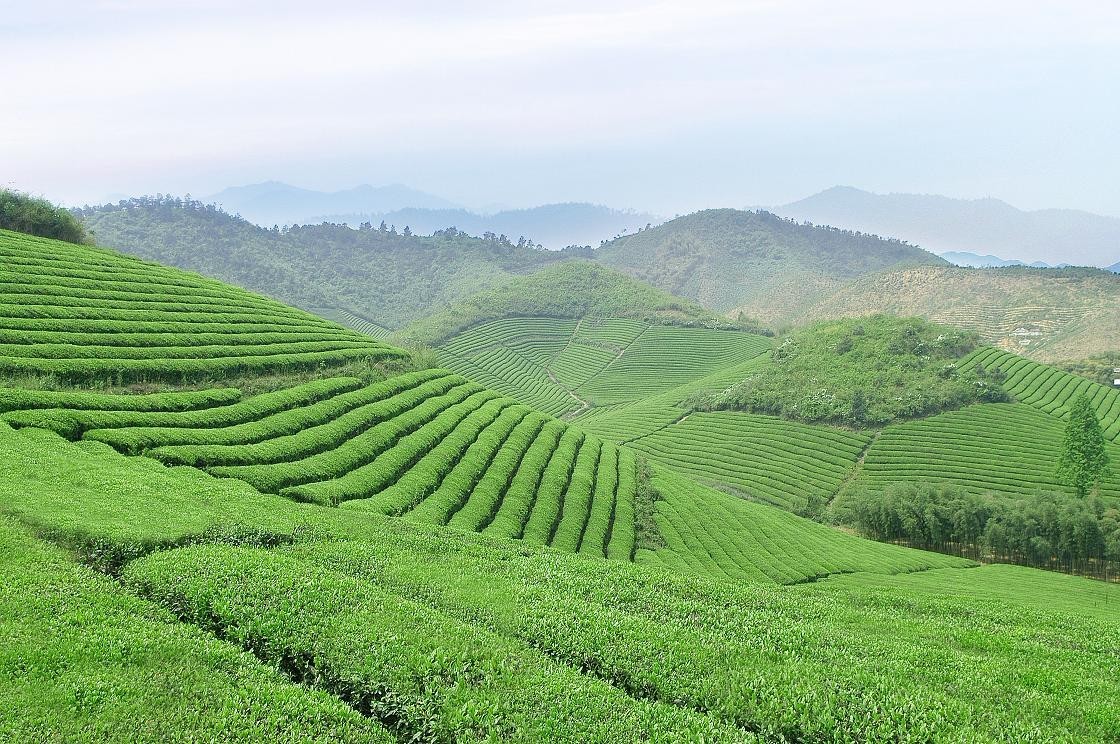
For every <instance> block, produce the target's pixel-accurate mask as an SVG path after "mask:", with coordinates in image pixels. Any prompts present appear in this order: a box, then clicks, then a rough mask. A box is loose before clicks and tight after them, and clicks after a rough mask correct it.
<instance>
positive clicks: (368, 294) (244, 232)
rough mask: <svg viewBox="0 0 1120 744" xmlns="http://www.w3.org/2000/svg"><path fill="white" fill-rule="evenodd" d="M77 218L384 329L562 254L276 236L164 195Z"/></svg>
mask: <svg viewBox="0 0 1120 744" xmlns="http://www.w3.org/2000/svg"><path fill="white" fill-rule="evenodd" d="M82 216H83V219H84V221H85V223H86V225H87V226H88V227H89V228H90V229H91V230H93V231H94V234H95V236H96V239H97V241H98V242H99V243H102V244H104V245H112V246H113V247H114V248H117V249H119V250H122V251H124V252H126V253H130V254H132V255H135V256H139V257H141V258H146V259H150V260H155V261H160V262H162V263H165V264H171V265H173V266H178V267H180V268H185V269H190V270H192V271H199V272H202V273H205V274H207V275H209V276H213V277H216V278H218V279H221V280H222V281H226V282H231V283H233V284H238V285H240V286H243V287H246V288H248V289H252V290H254V291H257V292H263V293H266V294H268V295H270V296H272V297H276V298H277V299H280V300H282V301H284V302H288V303H291V304H294V305H297V306H299V307H302V308H304V309H312V308H314V309H316V310H319V309H326V310H327V311H328V312H338V311H343V312H345V313H349V314H350V315H353V316H355V317H356V318H357V321H358V322H361V321H365V322H372V323H375V324H377V325H380V326H383V327H386V328H390V329H397V328H400V327H402V326H404V325H406V324H407V323H408V322H410V321H412V320H415V319H416V318H418V317H420V316H422V315H424V314H426V313H427V312H429V311H430V308H432V307H440V306H443V305H446V304H448V303H450V302H453V301H455V300H458V299H460V298H463V297H467V296H469V295H471V294H473V293H475V292H477V291H479V290H482V289H485V288H487V287H489V286H492V285H494V284H496V283H497V282H498V281H499V280H501V279H503V278H505V277H508V276H509V275H511V274H516V273H523V272H526V271H530V270H533V269H536V268H539V267H542V266H545V265H548V264H549V263H552V262H554V261H557V260H561V259H563V258H565V257H566V254H563V253H560V252H553V251H543V250H535V249H533V248H530V247H528V246H525V245H517V244H513V243H508V242H501V241H499V240H496V239H495V240H478V239H474V238H469V237H467V236H466V235H463V234H461V233H458V232H455V233H452V232H444V233H440V234H438V235H435V236H432V237H427V238H421V237H417V236H414V235H403V234H401V233H392V232H388V231H384V232H383V231H379V230H376V229H373V230H354V229H351V228H349V227H345V226H343V225H325V224H324V225H315V226H307V227H296V228H293V229H291V230H287V231H277V232H274V231H272V230H267V229H265V228H262V227H257V226H256V225H253V224H250V223H249V222H246V221H245V220H241V219H238V218H236V217H232V216H230V215H228V214H225V213H224V212H222V211H220V210H217V209H215V208H213V207H207V206H205V205H203V204H201V203H199V202H183V201H182V200H178V199H170V198H168V199H163V200H158V199H138V200H133V201H132V202H123V203H121V204H118V205H108V206H104V207H97V208H92V209H88V210H84V211H83V212H82Z"/></svg>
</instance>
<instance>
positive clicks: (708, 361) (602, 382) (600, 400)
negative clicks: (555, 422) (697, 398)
mask: <svg viewBox="0 0 1120 744" xmlns="http://www.w3.org/2000/svg"><path fill="white" fill-rule="evenodd" d="M545 273H547V272H542V274H541V276H542V277H543V276H544V274H545ZM769 348H770V339H768V338H765V337H763V336H760V335H757V334H753V333H748V332H744V331H738V330H731V329H712V328H697V327H680V326H667V325H661V324H650V323H649V322H646V321H641V320H634V319H630V318H618V317H613V318H612V317H598V316H581V317H579V318H578V319H571V320H568V319H560V318H550V317H507V318H502V319H499V320H494V321H492V322H489V323H484V324H482V325H478V326H474V327H472V328H470V329H469V330H467V331H465V332H463V333H461V334H459V335H457V336H455V337H453V338H452V339H450V340H449V341H447V342H446V343H444V344H443V345H442V346H440V347H439V357H440V361H441V363H442V364H444V365H445V366H447V367H449V368H451V369H454V370H456V371H458V372H460V373H461V374H463V375H465V376H467V377H469V378H471V379H472V380H475V381H477V382H479V383H482V384H484V385H487V386H488V387H491V388H493V389H495V390H498V391H500V392H502V393H504V394H506V395H510V396H512V397H514V398H516V399H518V400H520V401H522V402H524V403H526V404H527V405H531V406H533V407H535V408H537V409H539V410H542V411H545V412H547V413H551V414H553V415H577V414H580V413H583V412H584V411H586V410H588V409H591V408H595V407H601V406H611V405H617V404H621V403H627V402H631V401H637V400H643V399H645V398H648V397H649V396H651V395H656V394H658V393H662V392H665V391H668V390H671V389H674V388H677V387H679V386H681V385H684V384H687V383H689V382H691V381H694V380H697V379H700V378H703V377H706V376H708V375H710V374H712V373H714V372H717V371H719V370H725V369H729V368H730V369H734V368H735V367H736V366H738V365H741V364H744V363H746V362H748V361H750V360H752V359H754V358H756V357H758V356H759V355H761V354H762V353H763V352H765V351H766V350H767V349H769Z"/></svg>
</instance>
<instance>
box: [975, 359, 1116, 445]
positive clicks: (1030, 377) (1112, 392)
mask: <svg viewBox="0 0 1120 744" xmlns="http://www.w3.org/2000/svg"><path fill="white" fill-rule="evenodd" d="M979 365H983V366H984V368H986V369H989V370H993V369H996V368H998V369H999V370H1001V371H1002V372H1003V373H1004V374H1005V375H1007V379H1006V380H1004V382H1003V383H1002V384H1003V387H1004V388H1005V389H1006V390H1007V391H1008V392H1009V393H1011V394H1012V395H1014V396H1015V400H1017V401H1019V402H1021V403H1025V404H1027V405H1029V406H1033V407H1034V408H1037V409H1038V410H1040V411H1042V412H1043V413H1047V414H1050V415H1052V416H1058V417H1060V418H1066V417H1067V416H1068V415H1069V405H1070V404H1071V403H1072V402H1073V400H1074V398H1076V397H1077V396H1079V395H1082V394H1084V395H1088V396H1089V397H1090V400H1091V401H1092V403H1093V407H1094V409H1095V410H1096V414H1097V418H1098V419H1099V420H1100V422H1101V428H1102V429H1104V435H1105V437H1106V438H1107V439H1109V440H1111V441H1113V442H1120V390H1116V389H1113V388H1107V387H1105V386H1104V385H1098V384H1097V383H1095V382H1093V381H1091V380H1087V379H1085V378H1084V377H1079V376H1078V375H1073V374H1070V373H1069V372H1063V371H1062V370H1059V369H1055V368H1054V367H1048V366H1046V365H1045V364H1039V363H1038V362H1032V361H1031V360H1029V359H1024V358H1023V357H1020V356H1016V355H1015V354H1010V353H1008V352H1006V351H1000V350H998V349H992V348H985V349H978V350H977V351H975V352H973V353H972V354H970V355H969V357H968V358H967V359H965V360H963V361H962V363H961V367H963V368H965V369H972V368H974V367H977V366H979Z"/></svg>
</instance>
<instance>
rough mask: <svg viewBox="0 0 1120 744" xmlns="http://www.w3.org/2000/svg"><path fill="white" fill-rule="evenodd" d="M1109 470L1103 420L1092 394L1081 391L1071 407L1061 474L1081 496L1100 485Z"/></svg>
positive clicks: (1060, 464)
mask: <svg viewBox="0 0 1120 744" xmlns="http://www.w3.org/2000/svg"><path fill="white" fill-rule="evenodd" d="M1109 473H1110V470H1109V464H1108V453H1107V452H1106V451H1105V449H1104V433H1103V432H1102V431H1101V423H1100V421H1097V416H1096V414H1095V413H1093V405H1092V403H1091V402H1090V401H1089V396H1087V395H1079V396H1078V397H1077V399H1076V400H1074V401H1073V405H1072V406H1071V407H1070V411H1069V422H1068V423H1067V424H1066V435H1065V439H1064V440H1063V442H1062V452H1061V455H1060V456H1059V457H1058V477H1059V478H1060V479H1061V480H1062V482H1063V483H1066V484H1068V485H1071V486H1073V487H1074V489H1075V490H1076V491H1077V495H1078V496H1085V495H1086V494H1088V493H1089V491H1090V490H1091V489H1092V488H1094V487H1095V486H1099V485H1100V482H1101V480H1102V479H1103V478H1105V477H1107V476H1108V474H1109Z"/></svg>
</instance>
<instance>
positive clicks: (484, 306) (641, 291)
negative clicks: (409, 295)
mask: <svg viewBox="0 0 1120 744" xmlns="http://www.w3.org/2000/svg"><path fill="white" fill-rule="evenodd" d="M587 316H591V317H615V318H631V319H634V320H639V321H644V322H646V323H657V324H660V325H666V324H668V325H678V326H695V327H707V328H734V327H737V326H738V325H739V324H734V323H732V322H731V321H729V320H728V319H727V318H723V317H721V316H718V315H716V314H714V313H712V312H710V311H708V310H705V309H704V308H702V307H700V306H699V305H697V304H696V303H694V302H690V301H688V300H682V299H681V298H679V297H674V296H672V295H670V294H668V293H667V292H663V291H661V290H659V289H655V288H654V287H651V286H649V285H648V284H644V283H642V282H639V281H635V280H634V279H631V278H630V277H628V276H626V275H625V274H622V273H620V272H618V271H614V270H612V269H608V268H605V267H603V266H599V265H597V264H594V263H592V262H590V261H564V262H561V263H557V264H555V265H553V266H550V267H548V268H545V269H541V270H540V271H537V272H535V273H532V274H529V275H527V276H519V277H513V278H509V279H506V280H505V281H503V282H501V283H499V284H497V285H496V286H494V287H492V288H491V289H488V290H484V291H481V292H479V293H478V294H475V295H472V296H470V297H467V298H465V299H463V300H460V301H458V302H455V303H453V304H451V305H450V306H448V307H445V308H442V309H440V310H436V311H435V312H433V313H432V314H431V315H429V316H427V317H425V318H423V319H421V320H419V321H418V322H416V323H414V324H412V325H411V326H409V327H408V328H407V329H406V330H404V331H402V332H401V333H399V334H398V337H399V338H400V339H402V340H406V341H412V342H417V343H423V344H430V345H436V344H442V343H445V342H446V341H447V340H448V339H449V338H450V337H452V336H454V335H456V334H459V333H463V332H464V331H467V330H469V329H472V328H474V327H475V326H477V325H480V324H483V323H486V322H487V321H492V320H498V319H501V318H520V317H545V318H566V319H571V320H579V319H581V318H584V317H587Z"/></svg>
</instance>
